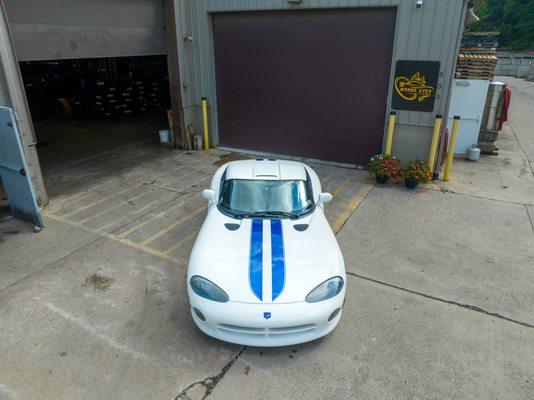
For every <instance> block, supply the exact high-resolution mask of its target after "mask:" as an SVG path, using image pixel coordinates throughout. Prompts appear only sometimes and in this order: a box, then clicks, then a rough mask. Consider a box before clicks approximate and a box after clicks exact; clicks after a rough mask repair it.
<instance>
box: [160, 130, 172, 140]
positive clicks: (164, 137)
mask: <svg viewBox="0 0 534 400" xmlns="http://www.w3.org/2000/svg"><path fill="white" fill-rule="evenodd" d="M159 141H160V142H161V143H169V142H170V135H169V130H168V129H162V130H161V131H159Z"/></svg>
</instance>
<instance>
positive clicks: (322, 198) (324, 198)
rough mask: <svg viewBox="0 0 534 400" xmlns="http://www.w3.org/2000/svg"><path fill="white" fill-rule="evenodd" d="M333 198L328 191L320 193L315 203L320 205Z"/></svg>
mask: <svg viewBox="0 0 534 400" xmlns="http://www.w3.org/2000/svg"><path fill="white" fill-rule="evenodd" d="M333 198H334V196H332V195H331V194H330V193H321V194H320V195H319V200H318V201H317V205H318V206H320V205H321V204H324V203H328V202H329V201H332V199H333Z"/></svg>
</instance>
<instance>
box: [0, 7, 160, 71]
mask: <svg viewBox="0 0 534 400" xmlns="http://www.w3.org/2000/svg"><path fill="white" fill-rule="evenodd" d="M4 3H5V5H6V9H7V14H8V18H9V23H10V27H11V31H12V34H13V40H14V42H15V49H16V51H17V57H18V59H19V61H31V60H49V59H68V58H95V57H120V56H139V55H156V54H165V52H166V50H165V32H164V18H163V6H162V2H161V0H4Z"/></svg>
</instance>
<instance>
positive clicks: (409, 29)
mask: <svg viewBox="0 0 534 400" xmlns="http://www.w3.org/2000/svg"><path fill="white" fill-rule="evenodd" d="M466 3H467V2H466V0H424V4H423V6H422V7H421V8H416V0H302V2H301V3H298V4H292V3H288V2H287V0H175V4H176V12H177V25H178V27H177V28H178V32H179V33H178V35H179V36H181V37H179V54H180V61H181V65H180V67H181V77H182V84H183V85H182V86H183V90H182V97H183V105H184V113H185V122H186V124H188V123H193V124H194V125H195V127H196V128H197V129H199V128H200V124H199V122H200V121H199V119H200V117H199V112H198V106H199V103H200V99H201V97H202V96H206V97H208V99H209V100H210V104H211V107H212V108H213V109H212V115H213V117H212V128H213V129H212V135H213V136H214V140H215V142H217V134H218V130H217V118H216V112H217V110H216V86H215V85H216V82H215V68H214V53H213V40H212V39H213V38H212V31H211V17H210V13H218V12H230V11H254V10H276V9H280V10H287V9H293V10H299V9H303V8H317V9H320V8H335V7H345V8H347V7H350V8H352V7H384V6H385V7H391V6H394V7H397V25H396V34H395V45H394V51H393V62H392V72H391V77H393V74H394V71H393V69H394V65H395V62H396V61H397V60H402V59H410V60H429V61H440V62H441V73H442V78H441V79H440V85H439V88H438V91H437V95H436V105H435V109H434V113H423V112H407V111H401V112H399V113H398V122H399V125H398V126H397V131H396V138H395V143H394V151H396V152H397V153H398V154H400V155H401V156H403V157H404V158H416V157H417V158H422V157H424V156H425V155H426V152H427V149H428V146H429V143H430V133H431V128H430V127H431V125H432V124H433V120H434V115H435V114H443V115H446V111H447V108H448V99H449V94H450V93H449V89H450V85H451V81H452V78H453V74H454V68H455V63H456V51H457V47H458V43H459V39H460V38H459V35H460V33H461V32H462V30H463V29H462V28H463V20H464V15H465V10H466ZM187 36H191V37H192V38H193V41H192V42H190V41H187V40H184V38H185V37H187ZM362 57H365V55H364V54H362ZM392 81H393V79H390V86H391V84H392ZM390 93H391V88H390ZM389 105H390V98H388V107H389ZM356 106H357V105H355V107H356ZM388 112H389V109H388ZM332 117H333V118H335V116H332ZM384 124H386V115H385V116H384Z"/></svg>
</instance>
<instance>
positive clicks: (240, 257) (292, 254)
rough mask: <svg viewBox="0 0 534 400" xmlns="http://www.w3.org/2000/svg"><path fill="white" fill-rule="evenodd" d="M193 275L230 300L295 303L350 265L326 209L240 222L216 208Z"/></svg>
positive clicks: (202, 235) (194, 257)
mask: <svg viewBox="0 0 534 400" xmlns="http://www.w3.org/2000/svg"><path fill="white" fill-rule="evenodd" d="M225 224H237V226H231V227H230V229H229V228H228V227H227V226H225ZM296 225H297V228H299V229H296ZM298 225H300V226H298ZM304 225H307V228H306V229H302V228H303V227H304ZM235 228H237V229H235ZM232 229H235V230H232ZM188 275H189V277H191V276H193V275H200V276H203V277H204V278H206V279H209V280H210V281H212V282H213V283H215V284H216V285H218V286H219V287H220V288H221V289H223V290H224V291H225V292H226V293H227V294H228V296H229V298H230V301H237V302H246V303H291V302H299V301H304V299H305V298H306V295H307V294H308V293H309V292H310V291H311V290H312V289H314V288H315V287H316V286H317V285H319V284H321V283H322V282H324V281H325V280H327V279H330V278H332V277H334V276H342V277H343V278H345V268H344V262H343V256H342V255H341V251H340V249H339V246H338V244H337V240H336V238H335V236H334V234H333V232H332V230H331V228H330V226H329V225H328V222H327V221H326V218H325V217H324V214H323V212H322V209H317V210H316V211H315V212H314V214H312V215H310V216H308V217H306V218H302V219H299V220H290V219H254V220H253V219H243V220H239V221H238V220H234V219H230V218H228V217H226V216H224V215H223V214H221V213H220V212H219V211H218V210H217V209H216V208H212V209H210V211H209V212H208V216H207V217H206V220H205V221H204V224H203V226H202V228H201V230H200V232H199V234H198V237H197V240H196V242H195V245H194V247H193V250H192V252H191V257H190V262H189V274H188Z"/></svg>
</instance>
